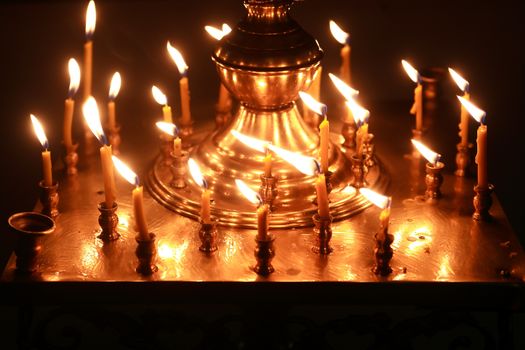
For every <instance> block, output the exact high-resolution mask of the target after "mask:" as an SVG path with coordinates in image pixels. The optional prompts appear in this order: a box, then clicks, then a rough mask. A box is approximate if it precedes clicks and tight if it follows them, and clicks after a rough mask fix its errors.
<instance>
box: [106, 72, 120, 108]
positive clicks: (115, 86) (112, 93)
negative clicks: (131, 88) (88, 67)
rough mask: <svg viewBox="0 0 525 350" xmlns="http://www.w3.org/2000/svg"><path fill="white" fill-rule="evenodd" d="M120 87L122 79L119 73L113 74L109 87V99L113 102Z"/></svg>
mask: <svg viewBox="0 0 525 350" xmlns="http://www.w3.org/2000/svg"><path fill="white" fill-rule="evenodd" d="M121 86H122V77H121V76H120V73H119V72H115V74H113V77H112V78H111V84H110V85H109V99H110V100H111V101H113V100H114V99H116V98H117V96H118V93H119V92H120V87H121Z"/></svg>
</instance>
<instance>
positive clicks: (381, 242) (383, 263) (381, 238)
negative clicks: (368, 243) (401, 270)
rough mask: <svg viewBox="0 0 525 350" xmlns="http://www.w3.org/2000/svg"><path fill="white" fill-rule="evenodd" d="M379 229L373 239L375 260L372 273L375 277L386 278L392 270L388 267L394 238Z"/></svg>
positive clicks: (392, 252) (392, 253)
mask: <svg viewBox="0 0 525 350" xmlns="http://www.w3.org/2000/svg"><path fill="white" fill-rule="evenodd" d="M383 230H384V229H383V228H381V231H382V232H380V233H376V235H375V236H374V238H375V248H374V255H375V259H376V265H375V266H374V268H373V271H374V273H375V274H376V275H381V276H388V275H389V274H390V273H392V268H391V267H390V260H392V256H393V255H394V251H393V250H392V242H394V236H393V235H391V234H389V233H388V232H383Z"/></svg>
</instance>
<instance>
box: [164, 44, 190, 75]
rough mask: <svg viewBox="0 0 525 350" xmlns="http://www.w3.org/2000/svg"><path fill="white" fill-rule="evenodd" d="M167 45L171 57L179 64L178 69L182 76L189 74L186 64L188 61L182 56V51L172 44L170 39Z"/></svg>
mask: <svg viewBox="0 0 525 350" xmlns="http://www.w3.org/2000/svg"><path fill="white" fill-rule="evenodd" d="M166 47H167V49H168V53H169V54H170V57H171V59H172V60H173V62H175V64H176V65H177V69H178V70H179V73H180V74H181V75H182V76H185V75H186V74H188V65H187V64H186V61H185V60H184V57H182V54H181V53H180V51H179V50H177V49H176V48H174V47H173V46H172V45H171V44H170V42H169V41H168V43H167V44H166Z"/></svg>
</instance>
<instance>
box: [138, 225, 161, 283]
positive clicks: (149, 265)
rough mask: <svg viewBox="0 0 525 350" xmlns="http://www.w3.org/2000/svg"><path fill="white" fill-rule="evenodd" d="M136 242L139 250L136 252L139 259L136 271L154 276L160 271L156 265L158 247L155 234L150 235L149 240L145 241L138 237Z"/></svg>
mask: <svg viewBox="0 0 525 350" xmlns="http://www.w3.org/2000/svg"><path fill="white" fill-rule="evenodd" d="M135 241H137V249H136V250H135V254H136V255H137V259H138V265H137V268H136V271H137V273H139V274H141V275H145V276H149V275H152V274H153V273H155V272H157V271H158V267H157V265H156V261H157V246H156V244H155V234H153V233H150V234H149V239H148V240H143V239H141V238H140V237H139V236H136V237H135Z"/></svg>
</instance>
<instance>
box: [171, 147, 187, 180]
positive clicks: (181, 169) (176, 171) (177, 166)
mask: <svg viewBox="0 0 525 350" xmlns="http://www.w3.org/2000/svg"><path fill="white" fill-rule="evenodd" d="M170 157H171V175H172V178H171V182H170V186H171V187H173V188H179V189H180V188H184V187H186V178H187V174H188V168H187V164H188V158H189V153H188V152H186V151H182V152H181V155H180V157H178V156H176V155H174V154H173V152H171V153H170Z"/></svg>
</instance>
